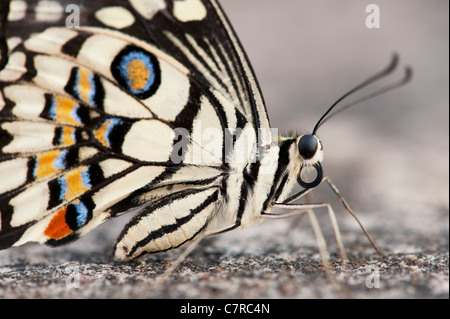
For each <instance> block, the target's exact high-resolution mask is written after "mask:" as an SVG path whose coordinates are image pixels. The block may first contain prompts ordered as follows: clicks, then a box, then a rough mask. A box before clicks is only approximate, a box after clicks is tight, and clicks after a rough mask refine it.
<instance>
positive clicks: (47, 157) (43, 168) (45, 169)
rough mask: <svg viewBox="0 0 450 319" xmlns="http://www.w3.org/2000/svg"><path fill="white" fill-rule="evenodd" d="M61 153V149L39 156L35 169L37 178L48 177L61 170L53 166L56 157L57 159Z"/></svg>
mask: <svg viewBox="0 0 450 319" xmlns="http://www.w3.org/2000/svg"><path fill="white" fill-rule="evenodd" d="M60 154H61V151H58V150H56V151H49V152H46V153H43V154H41V155H38V156H37V158H36V170H35V177H36V179H39V178H43V177H47V176H50V175H52V174H55V173H57V172H59V171H60V170H59V169H56V168H55V167H54V166H53V163H54V161H55V159H57V158H58V156H59V155H60Z"/></svg>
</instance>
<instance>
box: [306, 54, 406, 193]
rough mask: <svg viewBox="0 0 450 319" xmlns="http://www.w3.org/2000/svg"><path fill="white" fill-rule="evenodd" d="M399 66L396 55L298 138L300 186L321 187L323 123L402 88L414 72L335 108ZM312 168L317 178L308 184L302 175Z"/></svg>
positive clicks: (342, 97) (338, 100)
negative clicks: (309, 132)
mask: <svg viewBox="0 0 450 319" xmlns="http://www.w3.org/2000/svg"><path fill="white" fill-rule="evenodd" d="M397 64H398V55H397V54H394V55H393V57H392V60H391V62H390V63H389V65H388V66H387V67H386V68H385V69H383V70H381V71H380V72H378V73H376V74H374V75H372V76H371V77H369V78H368V79H367V80H365V81H363V82H362V83H360V84H359V85H357V86H355V87H354V88H353V89H351V90H349V91H348V92H347V93H345V94H344V95H342V96H341V97H340V98H339V99H337V100H336V102H334V103H333V104H332V105H331V107H330V108H329V109H328V110H327V111H326V112H325V113H324V114H323V115H322V117H321V118H320V119H319V121H318V122H317V123H316V125H315V126H314V129H313V131H312V133H311V134H305V135H302V136H300V137H299V138H298V140H297V148H298V153H299V156H300V159H301V166H300V171H299V173H298V175H297V182H298V183H299V184H300V186H302V187H304V188H313V187H316V186H317V185H319V184H320V182H321V181H322V177H323V172H322V165H321V164H320V162H321V161H322V158H323V152H322V143H321V142H320V140H319V139H318V138H317V136H316V132H317V130H318V129H319V127H320V126H321V125H322V124H323V123H325V122H326V121H328V120H329V119H330V118H332V117H333V116H335V115H336V114H339V113H340V112H342V111H344V110H346V109H348V108H349V107H351V106H353V105H356V104H358V103H361V102H362V101H365V100H367V99H370V98H372V97H374V96H377V95H380V94H383V93H385V92H387V91H390V90H392V89H394V88H397V87H400V86H402V85H405V84H406V83H408V82H409V80H410V79H411V76H412V70H411V68H410V67H406V68H405V74H404V76H403V78H402V79H401V80H400V81H398V82H394V83H391V84H389V85H386V86H385V87H383V88H381V89H379V90H378V91H376V92H374V93H372V94H368V95H367V96H365V97H363V98H360V99H358V100H356V101H354V102H352V103H349V104H346V105H344V106H341V107H339V108H337V109H336V108H335V107H336V106H337V105H339V103H340V102H341V101H342V100H344V99H345V98H347V97H348V96H350V95H352V94H353V93H355V92H357V91H359V90H361V89H363V88H364V87H366V86H368V85H369V84H371V83H374V82H376V81H378V80H379V79H382V78H384V77H385V76H387V75H388V74H390V73H392V72H393V71H394V70H395V68H396V66H397ZM311 167H313V168H314V169H315V170H316V177H315V178H314V180H313V181H312V182H307V181H305V180H304V179H303V177H302V173H303V172H304V171H306V169H305V168H311Z"/></svg>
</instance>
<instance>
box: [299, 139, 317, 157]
mask: <svg viewBox="0 0 450 319" xmlns="http://www.w3.org/2000/svg"><path fill="white" fill-rule="evenodd" d="M318 145H319V142H318V141H317V137H315V136H314V135H310V134H309V135H303V136H302V137H301V138H300V140H299V141H298V152H299V154H300V156H301V157H303V158H304V159H310V158H312V157H313V156H314V155H315V154H316V151H317V146H318Z"/></svg>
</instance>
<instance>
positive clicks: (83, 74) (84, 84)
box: [78, 68, 92, 103]
mask: <svg viewBox="0 0 450 319" xmlns="http://www.w3.org/2000/svg"><path fill="white" fill-rule="evenodd" d="M91 75H92V72H91V71H90V70H88V69H85V68H79V69H78V76H79V83H78V92H79V94H80V98H81V99H82V100H83V101H84V102H87V103H89V95H90V93H91V92H92V85H91V81H90V78H89V77H90V76H91Z"/></svg>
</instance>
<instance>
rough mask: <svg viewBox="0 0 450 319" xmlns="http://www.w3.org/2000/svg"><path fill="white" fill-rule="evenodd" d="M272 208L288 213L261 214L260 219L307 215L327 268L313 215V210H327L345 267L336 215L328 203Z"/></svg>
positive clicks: (320, 232)
mask: <svg viewBox="0 0 450 319" xmlns="http://www.w3.org/2000/svg"><path fill="white" fill-rule="evenodd" d="M272 207H273V208H281V209H287V210H289V211H287V212H284V213H275V214H274V213H263V214H261V217H263V218H268V219H279V218H289V217H292V216H299V215H303V214H308V217H309V219H310V221H311V225H312V228H313V231H314V234H315V236H316V240H317V244H318V247H319V253H320V256H321V258H322V262H323V264H324V265H325V266H326V267H329V262H330V257H329V254H328V250H327V246H326V242H325V238H324V236H323V233H322V230H321V228H320V225H319V222H318V221H317V218H316V216H315V214H314V211H313V210H314V209H317V208H327V210H328V214H329V216H330V220H331V224H332V227H333V231H334V235H335V238H336V242H337V244H338V247H339V251H340V254H341V258H342V260H343V263H344V265H346V263H347V261H348V258H347V253H346V251H345V248H344V244H343V241H342V236H341V232H340V230H339V226H338V223H337V220H336V215H335V214H334V211H333V208H332V207H331V205H330V204H328V203H318V204H281V203H274V204H273V206H272Z"/></svg>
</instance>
